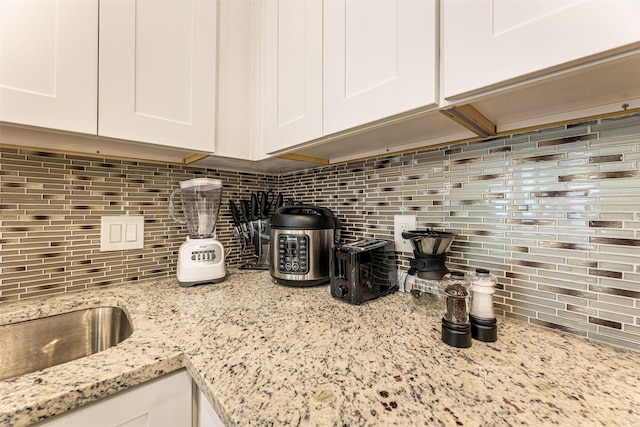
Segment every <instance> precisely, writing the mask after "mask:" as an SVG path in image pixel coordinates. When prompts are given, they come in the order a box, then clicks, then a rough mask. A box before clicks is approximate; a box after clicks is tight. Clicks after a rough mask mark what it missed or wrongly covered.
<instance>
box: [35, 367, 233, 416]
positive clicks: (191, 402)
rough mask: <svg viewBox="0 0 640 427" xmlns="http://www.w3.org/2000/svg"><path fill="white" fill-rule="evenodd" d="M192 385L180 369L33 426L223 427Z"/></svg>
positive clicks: (200, 393) (202, 396) (187, 375)
mask: <svg viewBox="0 0 640 427" xmlns="http://www.w3.org/2000/svg"><path fill="white" fill-rule="evenodd" d="M193 384H194V383H193V380H192V379H191V377H190V376H189V374H188V373H187V371H186V370H184V369H183V370H180V371H178V372H174V373H171V374H168V375H165V376H163V377H160V378H158V379H155V380H153V381H150V382H148V383H145V384H141V385H139V386H137V387H134V388H132V389H130V390H126V391H123V392H120V393H118V394H115V395H113V396H109V397H106V398H104V399H101V400H99V401H97V402H94V403H91V404H89V405H86V406H82V407H80V408H78V409H75V410H72V411H70V412H68V413H66V414H62V415H58V416H56V417H53V418H51V419H50V420H46V421H43V422H41V423H39V424H37V426H38V427H86V426H91V427H192V426H197V427H223V426H224V424H223V423H222V421H221V420H220V418H219V417H218V414H216V412H215V411H214V410H213V408H212V407H211V405H210V404H209V402H208V401H207V399H206V397H204V395H203V394H202V392H201V391H200V390H198V389H197V387H195V386H194V385H193ZM194 414H196V415H195V417H194Z"/></svg>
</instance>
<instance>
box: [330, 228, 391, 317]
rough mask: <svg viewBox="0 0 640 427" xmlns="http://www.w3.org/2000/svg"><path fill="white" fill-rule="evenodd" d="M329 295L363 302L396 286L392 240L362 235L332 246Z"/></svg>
mask: <svg viewBox="0 0 640 427" xmlns="http://www.w3.org/2000/svg"><path fill="white" fill-rule="evenodd" d="M330 261H331V262H330V272H331V286H330V288H331V295H332V296H334V297H335V298H338V299H341V300H343V301H346V302H348V303H350V304H356V305H359V304H362V303H363V302H365V301H369V300H372V299H375V298H379V297H381V296H384V295H388V294H390V293H393V292H395V291H397V290H398V268H397V265H396V250H395V244H394V243H393V242H392V241H388V240H381V239H361V240H358V241H356V242H353V243H349V244H345V245H342V246H339V247H335V248H334V249H333V256H332V257H331V260H330Z"/></svg>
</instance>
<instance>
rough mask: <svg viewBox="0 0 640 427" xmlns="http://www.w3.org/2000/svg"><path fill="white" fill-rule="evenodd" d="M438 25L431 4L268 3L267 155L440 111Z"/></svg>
mask: <svg viewBox="0 0 640 427" xmlns="http://www.w3.org/2000/svg"><path fill="white" fill-rule="evenodd" d="M438 28H439V26H438V16H437V15H436V2H435V1H432V0H426V1H412V0H376V1H362V0H325V1H320V0H305V1H296V0H287V1H284V0H279V1H276V0H270V1H266V2H264V15H263V65H262V66H263V85H264V86H263V113H262V114H263V115H262V117H263V124H262V136H263V148H264V151H265V152H266V153H274V152H277V151H279V150H284V149H286V148H290V147H293V146H295V145H298V144H302V143H304V142H307V141H311V140H314V139H318V138H321V137H323V136H327V135H330V134H333V133H336V132H341V131H345V130H347V129H351V128H353V127H356V126H360V125H364V124H368V123H371V122H374V121H377V120H381V119H385V118H388V117H391V116H394V115H398V114H402V113H405V112H407V111H409V110H414V109H418V108H429V107H433V106H436V105H437V103H438V91H437V88H438V81H437V75H438V73H437V70H438V67H439V65H438V64H439V63H438V56H437V51H438V49H437V46H438Z"/></svg>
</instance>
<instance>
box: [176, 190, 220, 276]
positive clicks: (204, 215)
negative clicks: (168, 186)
mask: <svg viewBox="0 0 640 427" xmlns="http://www.w3.org/2000/svg"><path fill="white" fill-rule="evenodd" d="M178 192H179V193H180V201H181V205H182V213H183V215H184V217H182V218H178V217H176V211H175V206H174V202H173V200H174V197H175V195H176V194H177V193H178ZM221 199H222V182H221V181H219V180H217V179H209V178H195V179H190V180H188V181H182V182H180V188H176V189H175V190H173V191H172V192H171V194H170V195H169V216H171V218H173V219H174V220H175V221H177V222H179V223H180V224H186V225H187V228H188V229H189V236H187V240H186V242H184V243H183V244H182V245H180V250H179V252H178V265H177V269H176V270H177V271H176V275H177V277H178V283H180V286H182V287H189V286H194V285H201V284H207V283H219V282H222V281H224V279H225V278H226V275H227V270H226V267H225V263H224V248H223V247H222V244H221V243H220V242H219V241H218V239H217V238H216V234H215V228H216V221H217V220H218V213H219V211H220V201H221Z"/></svg>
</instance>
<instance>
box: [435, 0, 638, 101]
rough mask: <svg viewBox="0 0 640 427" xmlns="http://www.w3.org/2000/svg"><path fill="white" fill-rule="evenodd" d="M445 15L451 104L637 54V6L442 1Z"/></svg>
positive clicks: (587, 0)
mask: <svg viewBox="0 0 640 427" xmlns="http://www.w3.org/2000/svg"><path fill="white" fill-rule="evenodd" d="M442 8H443V10H442V17H443V21H442V26H443V52H442V57H443V92H444V93H443V95H444V97H445V98H448V99H456V98H460V97H464V96H466V95H473V94H474V93H477V92H479V91H480V90H486V89H490V88H492V87H493V86H496V85H500V84H505V83H511V82H517V81H519V80H523V79H525V78H529V77H535V76H537V75H541V74H543V73H548V72H550V71H555V70H557V69H561V68H564V67H568V66H572V65H577V64H579V63H582V62H587V61H590V60H593V59H598V58H601V57H604V56H609V55H612V54H615V53H619V52H622V51H625V50H629V49H632V48H636V47H640V1H629V0H626V1H624V0H610V1H597V0H583V1H580V0H554V1H539V0H520V1H513V0H444V1H443V3H442Z"/></svg>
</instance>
